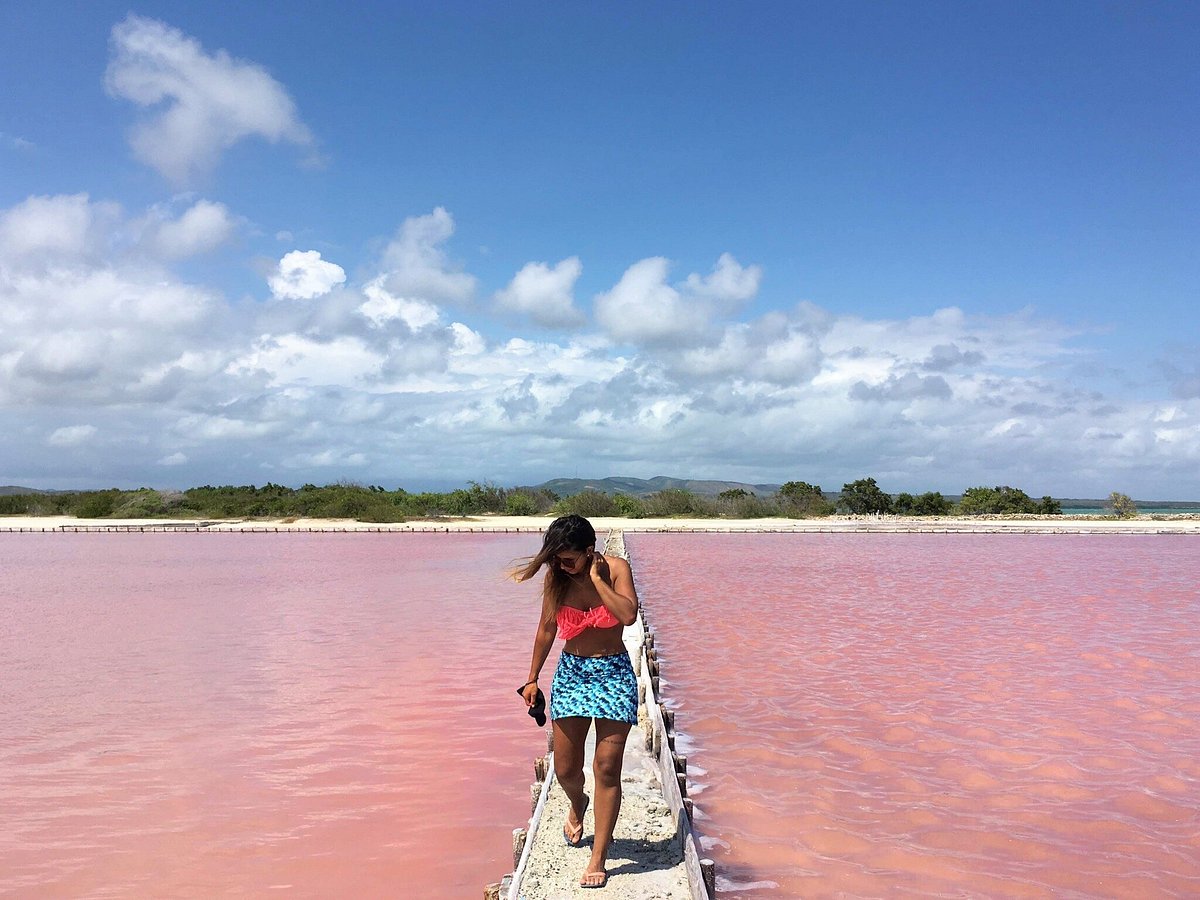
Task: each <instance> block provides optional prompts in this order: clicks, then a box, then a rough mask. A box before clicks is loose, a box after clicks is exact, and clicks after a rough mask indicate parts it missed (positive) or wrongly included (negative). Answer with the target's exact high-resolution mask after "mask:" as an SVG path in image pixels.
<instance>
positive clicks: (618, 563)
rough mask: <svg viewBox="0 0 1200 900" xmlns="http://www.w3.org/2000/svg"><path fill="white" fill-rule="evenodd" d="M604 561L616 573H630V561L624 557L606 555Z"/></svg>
mask: <svg viewBox="0 0 1200 900" xmlns="http://www.w3.org/2000/svg"><path fill="white" fill-rule="evenodd" d="M604 561H605V562H606V563H608V565H609V568H611V569H612V570H613V571H615V572H628V571H630V568H629V560H627V559H625V557H623V556H608V555H605V557H604Z"/></svg>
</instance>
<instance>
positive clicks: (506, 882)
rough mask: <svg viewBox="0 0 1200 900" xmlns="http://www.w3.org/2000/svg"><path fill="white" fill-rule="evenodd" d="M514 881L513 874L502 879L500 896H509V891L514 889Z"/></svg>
mask: <svg viewBox="0 0 1200 900" xmlns="http://www.w3.org/2000/svg"><path fill="white" fill-rule="evenodd" d="M512 880H513V877H512V873H511V872H510V873H509V874H507V875H505V876H504V877H503V878H501V879H500V896H501V897H507V896H508V893H509V891H510V890H511V889H512Z"/></svg>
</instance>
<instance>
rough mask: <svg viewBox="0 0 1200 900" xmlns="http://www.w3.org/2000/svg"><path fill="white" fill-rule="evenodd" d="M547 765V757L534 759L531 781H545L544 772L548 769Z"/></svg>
mask: <svg viewBox="0 0 1200 900" xmlns="http://www.w3.org/2000/svg"><path fill="white" fill-rule="evenodd" d="M549 763H550V757H549V756H538V757H535V758H534V760H533V780H534V781H545V780H546V775H547V772H546V770H547V768H549Z"/></svg>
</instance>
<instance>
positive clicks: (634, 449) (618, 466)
mask: <svg viewBox="0 0 1200 900" xmlns="http://www.w3.org/2000/svg"><path fill="white" fill-rule="evenodd" d="M207 202H208V201H196V200H195V199H194V198H191V199H188V198H176V199H175V200H173V201H171V202H170V203H169V204H166V205H164V206H163V207H155V208H153V209H151V210H149V211H146V212H145V213H143V214H141V215H134V216H126V215H125V214H124V213H122V212H121V210H120V209H119V208H118V207H116V206H115V205H113V204H104V203H97V202H93V201H91V200H89V199H88V198H87V197H86V196H84V195H77V196H71V197H32V198H29V199H27V200H26V201H24V202H22V203H19V204H17V205H15V206H13V207H12V208H10V209H7V210H0V428H3V429H4V433H5V434H6V435H13V436H15V437H12V438H10V440H9V442H8V443H6V445H5V451H6V453H5V455H6V462H7V464H8V467H9V470H11V471H18V472H45V473H48V474H47V475H46V480H47V481H51V480H52V479H57V480H58V481H59V484H61V483H62V481H63V480H65V479H67V478H68V477H70V473H72V472H73V471H75V469H77V468H78V460H77V458H72V457H75V456H76V455H77V453H78V451H77V450H72V449H70V448H71V447H72V446H76V443H73V442H77V443H79V444H82V445H84V446H86V445H87V443H88V441H96V440H97V439H99V438H101V437H102V438H103V441H104V445H105V447H106V453H105V454H103V459H102V460H91V461H90V462H89V465H90V466H93V467H95V468H94V469H93V468H90V469H89V472H92V471H94V472H95V473H96V474H95V475H94V476H89V477H95V478H97V479H104V480H109V479H111V480H113V481H125V482H132V483H145V478H146V474H145V473H147V472H151V473H152V472H155V471H157V472H159V473H160V474H161V475H163V476H165V475H166V474H170V476H171V478H172V480H173V481H176V482H180V483H203V482H205V481H214V480H216V479H221V480H223V481H228V480H246V481H249V480H254V479H256V478H258V479H261V477H262V474H263V471H264V467H266V468H268V469H273V470H275V471H283V472H286V473H288V474H289V475H290V476H291V478H292V479H293V480H297V481H298V480H302V479H305V478H307V477H308V476H305V475H304V474H303V473H304V471H306V470H310V471H312V472H313V475H312V478H314V479H317V478H322V477H326V478H328V477H337V470H338V469H339V468H340V469H346V470H350V469H354V470H355V471H361V472H362V473H363V477H365V478H369V479H371V480H383V479H389V480H392V479H396V480H402V481H405V480H409V479H412V480H413V481H415V482H416V483H418V484H419V483H420V482H421V481H422V480H439V481H444V480H446V479H461V480H466V479H468V478H494V479H496V480H499V481H501V482H502V483H519V482H521V481H528V480H531V479H536V478H538V477H545V476H547V475H550V474H557V473H560V472H563V471H566V470H568V469H573V468H574V467H575V466H576V465H580V463H578V461H579V460H587V468H589V469H592V470H594V471H595V472H596V473H597V474H600V473H602V472H603V473H606V474H607V473H621V472H625V473H630V474H644V475H649V474H655V473H657V472H660V471H663V472H673V471H678V472H686V473H690V474H694V475H698V476H702V477H728V476H729V475H730V474H731V472H732V471H738V472H741V473H743V474H745V475H746V476H748V477H750V478H751V479H752V480H759V479H761V480H786V479H787V478H803V479H804V480H807V481H814V482H818V483H820V482H824V483H825V485H826V487H829V486H831V485H832V486H834V487H836V486H837V485H838V484H840V483H842V482H843V481H847V480H851V479H853V478H856V477H861V476H864V475H874V476H876V477H877V479H878V480H879V482H880V484H881V485H882V486H883V487H884V488H885V489H889V490H916V489H921V490H925V489H930V490H942V491H944V492H945V491H957V490H961V489H962V488H964V487H966V486H969V485H971V484H978V483H991V484H998V483H1009V484H1015V485H1018V486H1020V487H1023V488H1025V489H1027V490H1029V491H1030V492H1031V493H1035V494H1040V493H1046V492H1058V491H1062V492H1069V493H1085V492H1088V491H1089V488H1088V485H1093V486H1095V487H1094V489H1093V490H1092V492H1093V493H1095V494H1096V495H1100V496H1103V495H1104V494H1105V493H1107V490H1109V489H1111V487H1106V485H1108V484H1109V483H1111V484H1112V485H1113V486H1116V487H1119V488H1120V489H1122V490H1127V491H1135V492H1137V491H1140V490H1141V488H1140V487H1139V485H1148V486H1150V487H1151V488H1153V486H1154V485H1156V484H1157V485H1171V484H1180V485H1185V487H1183V488H1177V489H1171V490H1170V491H1168V492H1169V493H1175V494H1176V495H1178V493H1179V492H1180V491H1182V492H1184V493H1189V492H1190V491H1189V489H1187V488H1186V485H1191V484H1195V476H1194V474H1192V473H1194V470H1195V462H1196V457H1197V455H1198V453H1200V451H1198V450H1197V449H1196V447H1197V446H1200V441H1197V438H1196V435H1197V433H1198V432H1197V426H1196V424H1195V423H1196V422H1197V421H1200V397H1191V396H1175V397H1171V396H1170V390H1169V388H1170V385H1169V384H1168V382H1169V380H1170V379H1169V378H1168V377H1167V376H1165V375H1164V376H1163V377H1164V381H1163V395H1162V396H1160V397H1157V398H1152V399H1147V400H1145V401H1141V402H1133V401H1128V400H1125V399H1123V398H1122V397H1121V396H1105V395H1104V394H1102V393H1100V392H1099V391H1094V390H1087V391H1085V390H1081V389H1079V388H1077V387H1075V383H1076V381H1077V377H1076V376H1077V372H1076V363H1075V361H1076V360H1077V359H1078V358H1079V357H1080V354H1081V350H1080V349H1079V346H1078V345H1079V343H1080V342H1079V341H1078V340H1077V337H1078V335H1077V334H1076V332H1074V331H1073V330H1072V329H1070V328H1067V327H1064V326H1063V325H1062V324H1060V323H1055V322H1053V321H1049V320H1045V319H1039V318H1037V317H1036V316H1034V315H1033V314H1032V313H1030V312H1028V311H1017V312H1015V313H1013V314H1012V315H1008V316H993V317H982V316H974V315H970V314H968V313H967V312H965V311H963V310H961V309H955V308H949V309H945V310H937V311H935V312H933V313H931V314H929V315H923V316H912V317H893V318H865V317H861V316H852V315H837V314H834V313H831V312H828V311H825V310H821V309H820V308H818V307H815V306H813V305H811V304H799V305H797V306H795V307H793V308H792V309H789V310H784V311H777V312H771V313H768V314H766V315H763V316H761V317H758V318H753V319H751V318H748V317H745V316H740V315H738V314H737V311H736V307H737V305H738V304H740V303H744V302H745V301H746V300H747V299H749V298H750V297H751V296H753V293H754V291H756V290H757V289H758V285H759V281H760V276H759V274H758V273H757V271H756V270H755V269H754V268H753V267H747V268H743V267H741V266H739V265H737V263H736V261H734V260H733V259H732V258H731V257H727V256H723V257H722V258H721V259H720V260H718V261H717V264H716V266H715V267H714V268H713V270H712V271H711V272H710V273H709V274H707V275H704V276H700V275H692V276H688V277H686V278H684V280H683V281H681V282H669V281H668V276H669V271H668V266H667V264H666V261H665V260H662V259H659V258H653V257H652V258H648V259H645V260H641V261H640V262H638V263H636V264H635V265H633V266H631V267H630V268H629V270H628V271H627V272H625V274H624V276H623V277H622V278H621V279H620V280H619V281H618V283H617V284H616V285H615V286H614V288H613V290H612V291H610V292H609V293H608V294H606V295H601V297H598V298H597V323H598V324H597V325H596V326H594V327H589V326H587V324H586V322H585V323H583V324H581V325H580V326H579V327H577V328H575V329H573V330H572V331H570V332H569V333H568V334H566V335H562V336H560V337H558V338H555V339H534V338H533V337H532V336H531V335H530V334H528V333H525V332H523V331H522V330H521V329H520V328H519V327H517V328H513V327H510V326H506V325H505V324H504V318H503V317H500V318H498V319H495V320H493V319H491V318H490V317H489V316H488V312H489V311H495V310H494V309H492V308H490V307H489V310H483V309H477V310H475V311H474V312H473V313H470V312H468V311H462V310H460V311H457V312H456V314H455V316H454V317H453V319H454V321H449V320H450V318H451V317H450V316H448V315H447V313H446V311H445V310H444V309H443V307H441V306H440V305H439V303H440V302H441V301H442V300H445V301H446V302H451V301H461V300H463V299H469V297H470V294H471V292H472V291H473V290H474V279H473V278H471V276H470V275H468V274H466V273H463V272H457V271H455V270H454V269H453V267H452V266H451V265H450V264H449V263H448V262H447V260H446V258H445V256H444V255H443V253H442V250H441V247H442V246H443V243H444V241H445V240H446V239H447V238H448V237H449V235H450V234H451V232H452V231H453V227H452V226H453V223H452V220H451V219H450V218H449V215H448V214H447V213H445V212H444V211H441V212H438V211H435V213H433V214H432V215H430V216H422V217H418V218H416V219H410V220H408V221H407V222H406V223H405V225H404V226H402V227H401V229H400V231H399V233H398V236H397V238H396V240H395V241H393V242H392V244H391V245H389V250H388V251H385V252H384V254H383V256H382V259H381V261H380V262H379V263H378V264H377V265H376V266H375V267H374V269H373V270H369V272H370V274H369V275H368V277H367V279H366V281H365V284H355V283H349V282H348V281H347V279H346V275H345V272H344V270H343V269H342V268H341V267H340V266H336V265H334V264H333V263H330V262H327V261H325V260H323V259H321V257H320V255H319V254H317V253H316V252H315V251H309V252H308V254H305V253H304V252H298V253H297V255H296V256H295V257H292V261H293V262H294V264H289V265H281V267H280V268H279V270H278V271H276V272H275V273H274V274H275V277H276V279H277V283H276V284H274V285H272V287H274V288H277V289H278V290H277V292H278V293H279V294H280V296H285V297H289V299H300V300H305V301H312V302H254V301H255V299H256V298H253V297H250V298H243V297H238V298H237V299H236V300H232V301H231V300H230V299H228V298H226V297H224V296H223V295H222V294H221V293H220V292H218V291H215V290H213V289H211V288H208V287H205V286H202V285H196V284H189V283H187V282H186V281H184V280H183V279H182V278H180V276H179V275H178V274H177V273H176V272H173V271H172V270H171V268H169V267H168V265H167V264H166V260H167V259H168V257H169V256H171V255H172V251H171V248H175V250H177V251H178V252H179V253H182V252H183V251H185V250H188V251H191V250H196V251H199V249H200V248H202V247H204V246H208V245H212V244H213V242H215V241H217V240H218V238H220V237H221V235H222V233H223V232H225V233H226V234H227V232H226V231H225V226H224V225H223V224H222V223H231V222H235V221H241V220H240V219H237V218H236V217H235V216H234V215H233V214H232V213H231V212H229V210H226V209H224V208H223V207H222V208H221V210H215V209H212V208H208V213H207V214H206V215H208V218H207V219H206V218H205V215H202V214H201V212H197V213H196V215H195V217H194V218H191V219H189V211H190V210H197V209H198V210H201V211H203V210H205V209H206V207H205V206H204V205H203V204H205V203H207ZM173 204H181V206H179V207H175V206H173ZM172 209H174V210H175V211H174V212H173V213H172V212H164V210H168V211H169V210H172ZM213 213H215V215H211V214H213ZM206 222H207V223H208V224H207V225H206V224H205V223H206ZM168 224H170V225H175V226H177V232H176V234H174V235H173V236H172V235H170V232H169V231H168V232H167V234H168V236H169V237H168V238H164V239H163V240H164V241H165V243H162V244H159V243H156V241H158V240H159V239H160V238H161V229H162V227H163V226H164V225H168ZM259 237H261V238H263V239H265V240H270V237H271V235H269V234H265V235H260V236H259ZM289 256H290V254H289ZM573 259H574V258H568V259H566V260H563V261H561V262H559V263H557V264H554V265H551V264H548V263H547V264H541V266H542V268H540V269H539V268H537V267H536V265H535V266H534V268H530V267H529V266H526V267H524V268H522V270H521V271H522V272H524V273H526V275H527V276H531V277H528V278H527V279H526V280H524V281H522V280H521V279H519V278H514V279H513V281H512V282H511V283H510V284H509V285H508V287H507V288H506V289H505V290H510V289H511V291H512V295H511V296H509V297H507V298H506V300H507V301H509V302H511V303H514V304H515V305H516V306H518V307H521V308H523V309H525V310H526V311H528V313H529V315H531V316H534V315H541V316H543V317H544V316H545V315H546V311H547V310H555V309H557V310H559V311H562V310H566V309H569V308H571V307H572V306H573V305H574V301H573V299H572V298H571V297H570V293H571V291H573V290H574V285H575V284H576V279H577V278H578V277H579V276H578V274H577V270H576V267H575V265H574V264H573V263H572V260H573ZM286 260H288V257H285V261H286ZM518 274H520V273H518ZM397 285H401V286H405V285H406V286H407V287H406V288H405V289H404V290H399V289H398V288H397V287H396V286H397ZM259 293H260V294H261V295H263V296H262V297H259V298H257V299H258V300H262V299H266V296H265V295H266V294H267V289H266V286H265V285H263V286H261V287H260V288H259ZM530 298H534V299H533V300H531V299H530ZM539 298H540V299H539ZM499 302H500V299H499V298H497V304H499ZM568 304H570V305H568ZM605 316H607V318H605ZM614 316H617V317H618V318H613V317H614ZM447 323H448V324H447ZM538 333H539V334H544V333H543V332H538ZM622 335H626V336H627V337H628V341H627V343H628V345H630V346H621V345H619V344H616V343H614V341H615V340H621V339H622V337H621V336H622ZM64 422H67V423H82V422H86V423H88V424H86V425H82V424H67V425H65V426H64V425H63V423H64ZM86 429H92V430H91V431H87V430H86ZM494 447H503V448H504V452H503V453H489V452H487V449H486V448H494ZM55 473H57V474H55ZM1189 479H1190V480H1189ZM47 486H57V485H51V484H48V485H47ZM1198 487H1200V486H1198ZM1196 492H1197V493H1200V490H1197V491H1196ZM1143 495H1144V494H1143Z"/></svg>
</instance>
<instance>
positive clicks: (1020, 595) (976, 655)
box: [627, 535, 1200, 900]
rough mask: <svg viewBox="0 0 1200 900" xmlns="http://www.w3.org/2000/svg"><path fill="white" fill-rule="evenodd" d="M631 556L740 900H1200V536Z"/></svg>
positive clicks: (668, 539) (700, 802)
mask: <svg viewBox="0 0 1200 900" xmlns="http://www.w3.org/2000/svg"><path fill="white" fill-rule="evenodd" d="M627 542H628V544H629V547H630V554H631V557H632V560H633V564H634V571H635V575H636V577H637V581H638V587H639V591H640V593H641V595H642V599H643V602H644V604H645V606H646V610H647V615H648V617H649V618H650V620H651V622H652V624H653V626H654V627H655V629H656V631H657V633H658V636H659V639H658V647H659V649H660V655H661V659H662V674H663V676H664V679H665V681H666V688H665V690H666V693H667V694H668V696H669V697H670V698H672V702H673V703H674V704H675V705H676V706H677V707H678V714H677V715H678V726H679V728H680V730H681V732H682V734H681V739H680V744H681V746H682V748H683V752H686V753H687V755H688V756H689V773H690V784H691V790H692V796H693V797H694V799H695V801H696V804H697V823H698V829H699V831H700V832H701V833H702V834H703V835H704V840H703V843H704V845H705V846H706V848H707V850H708V852H709V855H711V856H712V857H714V858H715V859H716V861H717V871H718V873H719V888H720V894H721V896H722V897H728V898H762V900H769V898H773V897H777V898H784V897H787V898H791V897H910V896H911V897H916V896H923V897H977V896H996V897H1001V896H1002V897H1060V898H1061V897H1129V898H1139V900H1143V898H1151V897H1196V896H1200V815H1198V810H1200V600H1198V594H1200V589H1198V588H1197V575H1196V573H1198V572H1200V539H1197V538H1194V537H1190V536H1095V537H1093V536H1027V537H1026V536H1010V535H995V536H993V535H689V536H676V535H629V536H627Z"/></svg>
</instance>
